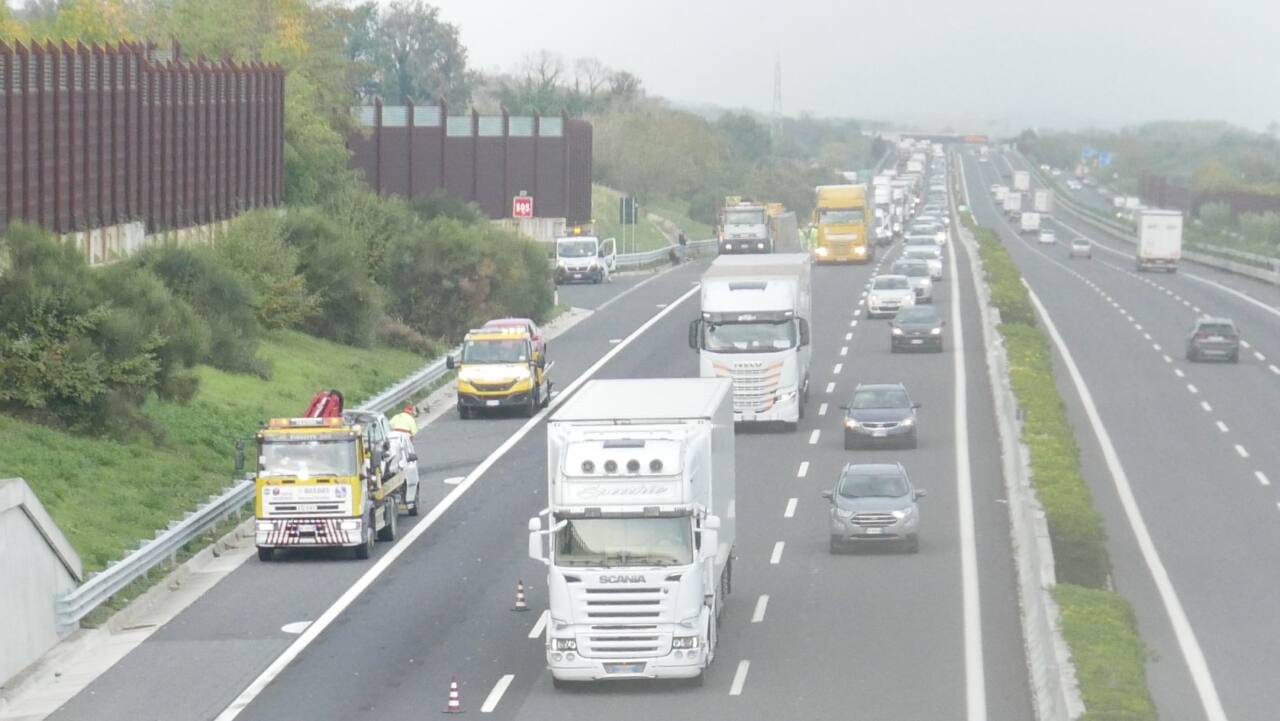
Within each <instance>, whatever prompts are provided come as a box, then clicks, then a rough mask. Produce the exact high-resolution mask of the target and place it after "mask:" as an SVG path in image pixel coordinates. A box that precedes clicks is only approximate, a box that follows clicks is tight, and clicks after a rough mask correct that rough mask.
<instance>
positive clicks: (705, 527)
mask: <svg viewBox="0 0 1280 721" xmlns="http://www.w3.org/2000/svg"><path fill="white" fill-rule="evenodd" d="M700 548H701V549H702V557H703V558H715V557H716V554H717V553H719V550H720V517H719V516H707V517H706V518H704V519H702V543H701V545H700Z"/></svg>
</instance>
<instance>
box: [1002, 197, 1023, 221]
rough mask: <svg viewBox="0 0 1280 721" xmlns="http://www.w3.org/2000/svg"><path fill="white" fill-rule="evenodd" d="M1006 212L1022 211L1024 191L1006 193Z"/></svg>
mask: <svg viewBox="0 0 1280 721" xmlns="http://www.w3.org/2000/svg"><path fill="white" fill-rule="evenodd" d="M1004 212H1005V213H1008V214H1009V215H1012V214H1014V213H1020V212H1022V193H1013V192H1010V193H1005V194H1004Z"/></svg>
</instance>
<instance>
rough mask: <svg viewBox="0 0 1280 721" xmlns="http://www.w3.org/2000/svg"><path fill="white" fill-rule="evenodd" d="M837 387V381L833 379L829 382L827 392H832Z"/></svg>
mask: <svg viewBox="0 0 1280 721" xmlns="http://www.w3.org/2000/svg"><path fill="white" fill-rule="evenodd" d="M835 389H836V382H835V381H831V382H830V383H828V384H827V392H828V393H830V392H832V391H834V390H835Z"/></svg>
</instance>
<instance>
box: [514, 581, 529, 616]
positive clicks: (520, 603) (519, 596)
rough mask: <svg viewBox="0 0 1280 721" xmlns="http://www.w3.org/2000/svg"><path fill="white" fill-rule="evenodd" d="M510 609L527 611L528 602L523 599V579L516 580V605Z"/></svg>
mask: <svg viewBox="0 0 1280 721" xmlns="http://www.w3.org/2000/svg"><path fill="white" fill-rule="evenodd" d="M511 610H512V611H528V610H529V604H527V603H525V601H524V581H516V605H515V606H512V608H511Z"/></svg>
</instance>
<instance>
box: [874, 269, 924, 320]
mask: <svg viewBox="0 0 1280 721" xmlns="http://www.w3.org/2000/svg"><path fill="white" fill-rule="evenodd" d="M915 304H916V291H915V289H914V288H912V287H911V280H910V279H909V278H907V276H905V275H877V276H875V277H874V278H872V279H871V288H870V289H869V290H868V291H867V317H868V318H892V317H893V316H895V315H897V313H898V311H899V310H900V309H902V308H906V307H907V306H912V305H915Z"/></svg>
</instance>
